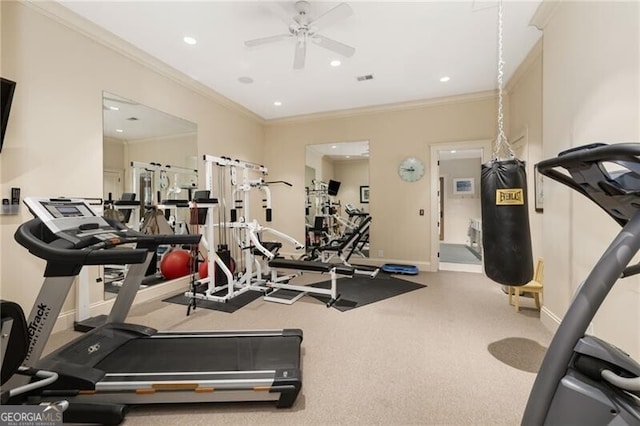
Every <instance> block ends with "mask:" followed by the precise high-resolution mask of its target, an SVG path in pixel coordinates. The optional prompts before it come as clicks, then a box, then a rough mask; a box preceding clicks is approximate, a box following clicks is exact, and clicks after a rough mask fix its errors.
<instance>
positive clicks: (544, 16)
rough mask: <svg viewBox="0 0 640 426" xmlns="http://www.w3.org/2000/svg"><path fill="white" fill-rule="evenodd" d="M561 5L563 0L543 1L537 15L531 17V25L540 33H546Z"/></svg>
mask: <svg viewBox="0 0 640 426" xmlns="http://www.w3.org/2000/svg"><path fill="white" fill-rule="evenodd" d="M561 3H562V1H561V0H543V1H542V3H540V5H539V6H538V9H537V10H536V13H534V14H533V16H532V17H531V20H530V21H529V25H533V26H534V27H536V28H537V29H539V30H540V31H544V29H545V27H546V26H547V24H548V23H549V21H550V20H551V17H552V16H553V15H554V14H555V13H556V10H557V9H558V7H559V6H560V4H561Z"/></svg>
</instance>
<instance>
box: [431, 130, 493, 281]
mask: <svg viewBox="0 0 640 426" xmlns="http://www.w3.org/2000/svg"><path fill="white" fill-rule="evenodd" d="M489 147H490V142H489V141H478V142H460V143H451V144H446V145H433V146H432V149H431V154H432V156H431V158H432V173H433V175H434V176H433V179H432V182H435V186H436V187H435V188H433V189H434V190H435V191H434V193H435V194H436V195H437V196H436V197H435V198H436V200H435V202H434V204H435V206H434V208H435V210H434V211H435V212H437V215H436V217H437V220H436V221H435V224H434V225H435V226H434V228H433V229H432V235H437V236H438V237H437V238H435V239H432V242H433V243H432V250H433V252H434V254H435V256H432V260H433V261H434V263H435V264H436V265H437V267H436V268H434V269H435V270H444V271H463V272H475V273H482V271H483V269H482V233H481V230H482V221H481V205H480V169H481V164H482V162H483V161H485V155H486V153H487V152H489Z"/></svg>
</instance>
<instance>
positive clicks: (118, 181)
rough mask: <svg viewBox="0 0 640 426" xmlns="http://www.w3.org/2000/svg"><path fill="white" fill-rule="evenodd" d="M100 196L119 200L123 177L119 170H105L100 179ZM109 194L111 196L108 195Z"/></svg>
mask: <svg viewBox="0 0 640 426" xmlns="http://www.w3.org/2000/svg"><path fill="white" fill-rule="evenodd" d="M102 191H103V192H102V194H103V195H102V196H103V197H104V199H105V200H108V199H110V198H111V199H112V200H119V199H120V197H121V196H122V193H123V192H124V179H123V173H122V171H121V170H105V171H104V172H103V180H102ZM109 194H111V197H109Z"/></svg>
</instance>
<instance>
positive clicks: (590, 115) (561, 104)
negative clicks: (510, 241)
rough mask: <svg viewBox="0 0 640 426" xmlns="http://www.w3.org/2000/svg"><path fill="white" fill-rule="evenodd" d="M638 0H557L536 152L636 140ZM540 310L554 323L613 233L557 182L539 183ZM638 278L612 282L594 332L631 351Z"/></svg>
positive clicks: (604, 218) (639, 326) (548, 28)
mask: <svg viewBox="0 0 640 426" xmlns="http://www.w3.org/2000/svg"><path fill="white" fill-rule="evenodd" d="M639 18H640V3H638V2H561V3H559V5H558V6H557V8H556V9H555V10H554V11H553V13H552V14H551V15H550V17H549V18H548V22H547V23H546V25H545V26H544V46H543V51H544V61H543V81H544V87H543V109H542V110H543V122H544V131H543V141H544V143H543V149H542V154H543V157H545V158H548V157H553V156H556V155H557V153H558V152H559V151H561V150H564V149H567V148H570V147H574V146H578V145H584V144H588V143H592V142H601V141H604V142H608V143H615V142H621V141H640V123H639V117H640V106H639V105H640V85H639V76H640V67H639V62H640V61H639V59H640V58H639V53H640V30H639V25H640V19H639ZM544 191H545V210H544V214H543V236H542V251H543V253H544V257H545V260H546V265H545V297H544V298H545V307H544V308H545V309H544V310H543V314H542V320H543V321H544V322H545V323H546V324H549V325H550V326H553V325H554V323H555V320H556V319H557V318H558V317H562V316H563V315H564V313H565V311H566V309H567V306H568V304H569V300H570V298H571V297H572V295H573V293H574V292H575V290H576V288H577V286H578V285H579V284H580V282H581V281H582V280H583V279H584V278H585V277H586V276H587V273H588V272H589V271H590V270H591V268H592V266H593V264H594V263H595V262H596V260H597V259H598V258H599V257H600V255H601V253H602V252H603V251H604V249H605V248H606V246H607V245H608V244H609V242H610V241H611V240H612V239H613V237H614V235H615V234H616V233H617V232H618V231H619V229H620V228H619V226H617V225H616V224H615V223H614V221H613V220H612V219H611V218H610V217H609V216H608V215H606V214H605V213H604V212H603V211H601V210H600V208H599V207H597V206H596V205H595V204H593V203H590V202H588V201H586V199H584V198H583V197H582V196H580V195H579V194H577V193H575V192H572V191H570V190H569V189H567V188H565V187H563V186H562V185H560V184H557V183H552V182H545V184H544ZM639 283H640V281H639V279H638V278H637V277H634V278H628V279H625V280H623V281H621V282H619V284H618V286H617V287H615V288H614V290H613V292H612V294H611V295H610V297H609V298H608V299H607V300H606V301H605V303H604V304H603V305H602V307H601V308H600V310H599V312H598V314H597V316H596V318H595V320H594V322H593V332H594V333H595V334H596V335H598V336H599V337H602V338H604V339H605V340H608V341H610V342H611V343H613V344H615V345H617V346H619V347H621V348H622V349H624V350H625V351H627V352H629V353H630V354H631V355H632V356H635V357H636V358H638V356H639V355H640V340H639V339H640V309H639V307H640V285H639Z"/></svg>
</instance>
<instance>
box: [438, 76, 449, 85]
mask: <svg viewBox="0 0 640 426" xmlns="http://www.w3.org/2000/svg"><path fill="white" fill-rule="evenodd" d="M449 80H451V77H448V76H444V77H441V78H440V81H441V82H442V83H446V82H447V81H449Z"/></svg>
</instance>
